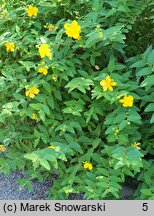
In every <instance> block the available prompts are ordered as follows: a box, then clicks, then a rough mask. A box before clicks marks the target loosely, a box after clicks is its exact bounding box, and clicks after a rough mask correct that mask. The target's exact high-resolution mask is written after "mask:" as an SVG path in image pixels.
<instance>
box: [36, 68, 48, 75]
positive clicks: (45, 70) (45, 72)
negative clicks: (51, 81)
mask: <svg viewBox="0 0 154 216" xmlns="http://www.w3.org/2000/svg"><path fill="white" fill-rule="evenodd" d="M38 72H39V73H42V74H44V75H45V76H46V75H47V73H48V70H47V68H39V69H38Z"/></svg>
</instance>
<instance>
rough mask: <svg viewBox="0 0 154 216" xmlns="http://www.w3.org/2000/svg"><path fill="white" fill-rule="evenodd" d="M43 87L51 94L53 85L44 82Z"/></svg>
mask: <svg viewBox="0 0 154 216" xmlns="http://www.w3.org/2000/svg"><path fill="white" fill-rule="evenodd" d="M43 87H44V88H45V89H46V90H47V92H48V93H50V92H51V85H50V84H49V83H48V82H45V81H44V82H43Z"/></svg>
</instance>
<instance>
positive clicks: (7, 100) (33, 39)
mask: <svg viewBox="0 0 154 216" xmlns="http://www.w3.org/2000/svg"><path fill="white" fill-rule="evenodd" d="M0 4H1V7H0V8H1V9H0V104H1V106H0V109H1V113H0V172H4V173H6V174H9V173H10V170H16V169H19V170H25V171H26V172H27V174H28V177H27V178H26V179H21V180H19V183H20V184H21V185H22V186H24V185H26V186H28V188H29V189H31V183H30V180H31V179H35V178H37V179H39V180H45V179H46V178H50V179H55V181H54V185H53V187H52V188H51V190H50V195H49V196H50V199H67V198H68V197H69V195H70V193H80V192H83V194H84V197H85V198H87V199H120V198H121V195H120V190H121V187H122V186H123V185H124V184H125V183H127V181H136V183H137V189H136V192H135V193H134V194H133V197H132V199H154V136H153V134H154V49H153V47H152V45H153V42H154V41H153V38H154V37H153V24H154V22H153V18H154V9H153V6H154V2H153V1H152V0H138V1H137V0H136V1H135V4H134V0H52V1H50V0H42V1H38V0H35V1H32V0H27V1H19V0H12V1H11V0H5V1H2V0H1V3H0Z"/></svg>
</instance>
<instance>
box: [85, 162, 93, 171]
mask: <svg viewBox="0 0 154 216" xmlns="http://www.w3.org/2000/svg"><path fill="white" fill-rule="evenodd" d="M83 163H84V165H83V166H84V168H85V169H89V170H92V168H93V165H92V164H91V163H88V162H87V161H85V162H83Z"/></svg>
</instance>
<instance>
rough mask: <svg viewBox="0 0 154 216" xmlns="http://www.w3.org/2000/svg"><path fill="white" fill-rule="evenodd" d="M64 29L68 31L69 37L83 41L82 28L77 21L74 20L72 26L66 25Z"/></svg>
mask: <svg viewBox="0 0 154 216" xmlns="http://www.w3.org/2000/svg"><path fill="white" fill-rule="evenodd" d="M64 29H65V30H66V34H67V36H68V37H72V38H74V39H77V40H79V39H81V37H80V32H81V27H80V25H79V24H78V23H77V21H76V20H74V21H73V22H72V23H71V24H64Z"/></svg>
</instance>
